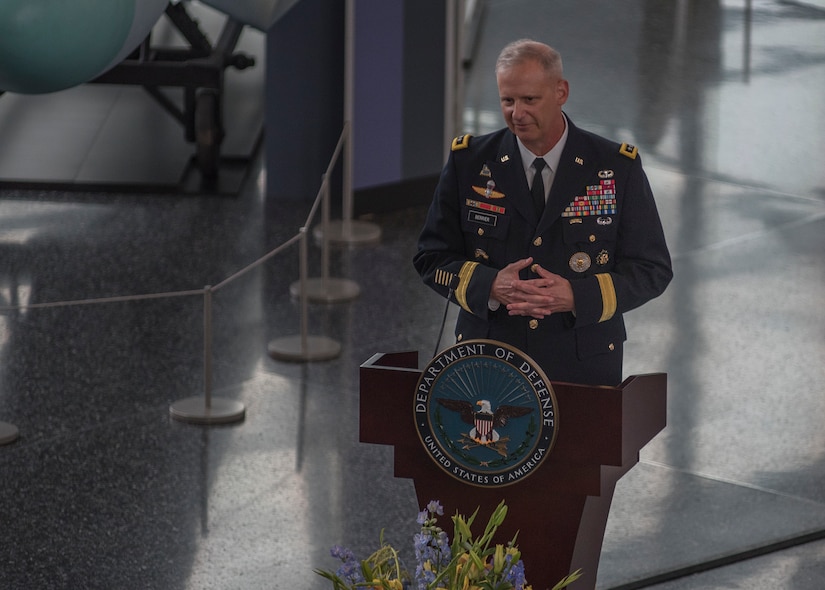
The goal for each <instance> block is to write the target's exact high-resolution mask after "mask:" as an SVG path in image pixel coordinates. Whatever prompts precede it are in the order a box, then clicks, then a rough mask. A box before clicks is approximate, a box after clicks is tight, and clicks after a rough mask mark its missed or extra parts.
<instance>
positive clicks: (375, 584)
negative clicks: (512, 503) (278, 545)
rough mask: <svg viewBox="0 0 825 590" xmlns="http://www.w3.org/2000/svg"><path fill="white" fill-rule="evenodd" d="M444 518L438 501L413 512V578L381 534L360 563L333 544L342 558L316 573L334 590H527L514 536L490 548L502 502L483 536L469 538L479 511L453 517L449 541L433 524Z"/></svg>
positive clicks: (504, 507) (574, 577) (572, 579)
mask: <svg viewBox="0 0 825 590" xmlns="http://www.w3.org/2000/svg"><path fill="white" fill-rule="evenodd" d="M443 514H444V509H443V508H442V506H441V504H440V503H439V502H438V501H435V500H433V501H431V502H430V503H429V504H427V507H426V509H424V510H422V511H421V512H419V514H418V518H417V522H418V524H419V525H421V530H420V532H418V533H416V534H415V535H414V536H413V546H414V550H415V561H416V567H415V571H414V573H413V574H412V575H410V573H409V572H408V571H407V570H406V569H404V568H403V567H402V565H401V562H400V559H399V556H398V552H397V551H396V550H395V549H394V548H393V547H392V546H391V545H389V544H387V543H385V542H384V533H383V531H382V532H381V536H380V539H379V545H380V546H379V548H378V549H377V550H376V551H375V552H374V553H372V555H370V556H369V557H367V558H366V559H364V560H360V561H359V560H358V559H356V557H355V555H354V554H353V553H352V551H350V550H349V549H345V548H343V547H340V546H338V545H336V546H335V547H333V548H332V550H331V551H330V553H331V555H332V556H333V557H335V558H337V559H340V560H341V565H340V566H339V567H338V569H337V570H336V571H335V572H334V573H333V572H330V571H326V570H315V573H317V574H319V575H321V576H323V577H325V578H327V579H328V580H330V581H331V582H332V587H333V589H334V590H358V589H362V588H363V589H366V590H408V589H411V588H414V589H415V590H532V587H531V586H530V585H528V584H527V581H526V579H525V575H524V564H523V562H522V561H521V552H520V551H519V549H518V547H517V546H516V538H515V537H514V538H513V539H512V540H511V541H510V542H509V543H508V544H507V545H506V546H505V545H501V544H497V545H493V544H492V541H493V535H494V534H495V532H496V530H497V529H498V527H499V526H501V523H502V522H504V518H505V517H506V516H507V505H506V504H505V503H504V502H503V501H502V502H501V503H500V504H499V505H498V507H497V508H496V509H495V510H494V511H493V514H492V515H490V519H489V521H488V522H487V526H486V527H485V528H484V533H483V534H481V535H480V536H477V537H474V536H473V534H472V531H471V527H472V525H473V522H474V521H475V518H476V515H477V514H478V509H476V511H475V512H474V513H473V515H472V516H470V518H465V517H464V516H462V515H460V514H456V515H455V516H453V517H452V521H453V540H452V543H451V542H450V540H449V537H448V536H447V533H446V532H445V531H444V530H443V529H442V528H441V527H439V526H438V522H437V520H438V519H437V517H438V516H441V515H443ZM579 577H581V573H580V571H576V572H573V573H572V574H570V575H569V576H567V577H565V578H564V579H563V580H561V581H560V582H559V583H558V584H556V585H555V586H554V587H553V590H561V589H562V588H565V587H566V586H568V585H570V584H571V583H573V582H575V581H576V580H577V579H579Z"/></svg>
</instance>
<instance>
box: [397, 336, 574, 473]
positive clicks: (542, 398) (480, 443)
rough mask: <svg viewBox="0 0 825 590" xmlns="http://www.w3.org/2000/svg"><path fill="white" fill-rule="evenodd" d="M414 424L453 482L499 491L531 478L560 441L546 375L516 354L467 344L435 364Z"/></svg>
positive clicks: (426, 374) (422, 387) (422, 386)
mask: <svg viewBox="0 0 825 590" xmlns="http://www.w3.org/2000/svg"><path fill="white" fill-rule="evenodd" d="M413 403H414V418H415V425H416V429H417V431H418V436H419V439H420V441H421V444H422V445H423V447H424V450H425V452H426V453H427V455H429V456H430V458H431V459H432V460H433V461H435V463H436V464H437V465H438V466H439V467H440V468H441V469H442V470H443V471H445V472H446V473H447V474H448V475H450V476H451V477H453V478H455V479H458V480H460V481H462V482H464V483H467V484H471V485H475V486H480V487H486V488H494V487H501V486H506V485H510V484H513V483H516V482H518V481H521V480H522V479H524V478H525V477H528V476H530V475H531V474H532V473H534V472H535V470H536V469H537V468H538V467H539V466H540V465H541V463H542V462H543V461H544V459H545V458H546V457H547V456H548V455H549V453H550V450H551V449H552V447H553V444H554V443H555V439H556V424H557V420H558V418H557V416H556V399H555V394H554V392H553V388H552V385H551V384H550V381H549V380H548V379H547V377H546V376H545V375H544V372H543V371H542V369H541V368H540V367H539V366H538V365H537V364H536V363H535V362H534V361H533V360H532V359H531V358H530V357H529V356H527V355H525V354H524V353H522V352H521V351H519V350H518V349H516V348H513V347H510V346H509V345H506V344H503V343H501V342H496V341H493V340H468V341H465V342H462V343H459V344H456V345H454V346H452V347H450V348H448V349H446V350H444V351H442V352H441V353H439V354H438V355H437V356H436V357H435V358H433V359H432V360H431V361H430V363H429V364H428V365H427V367H426V368H425V369H424V371H423V372H422V373H421V377H420V378H419V381H418V386H417V388H416V394H415V398H414V402H413Z"/></svg>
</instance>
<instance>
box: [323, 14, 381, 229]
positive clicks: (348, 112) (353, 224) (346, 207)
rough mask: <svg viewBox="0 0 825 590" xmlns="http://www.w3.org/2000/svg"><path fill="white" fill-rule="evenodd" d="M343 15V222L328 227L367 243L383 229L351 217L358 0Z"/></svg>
mask: <svg viewBox="0 0 825 590" xmlns="http://www.w3.org/2000/svg"><path fill="white" fill-rule="evenodd" d="M345 13H346V14H345V17H344V130H345V132H346V140H345V142H344V186H343V189H344V196H343V200H342V202H343V211H342V219H341V221H340V222H336V223H331V224H330V227H329V228H328V230H327V234H328V237H329V239H330V241H332V242H335V243H343V244H364V243H369V242H376V241H378V240H379V239H380V238H381V228H380V227H378V226H377V225H375V224H374V223H368V222H366V221H354V220H353V219H352V214H353V209H354V206H353V205H354V203H353V197H352V160H353V158H352V155H353V145H352V125H353V112H354V108H353V103H354V100H355V85H354V82H355V0H347V2H346V7H345Z"/></svg>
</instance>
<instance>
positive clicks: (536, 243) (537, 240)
mask: <svg viewBox="0 0 825 590" xmlns="http://www.w3.org/2000/svg"><path fill="white" fill-rule="evenodd" d="M533 245H534V246H541V236H539V237H537V238H536V239H535V240H533Z"/></svg>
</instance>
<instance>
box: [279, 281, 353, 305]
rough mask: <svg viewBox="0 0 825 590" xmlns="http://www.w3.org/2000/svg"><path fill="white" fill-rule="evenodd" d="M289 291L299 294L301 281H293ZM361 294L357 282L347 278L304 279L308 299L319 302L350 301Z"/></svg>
mask: <svg viewBox="0 0 825 590" xmlns="http://www.w3.org/2000/svg"><path fill="white" fill-rule="evenodd" d="M289 293H290V294H291V295H292V296H293V297H300V296H301V281H295V282H294V283H292V284H291V285H290V286H289ZM360 294H361V288H360V287H359V286H358V283H356V282H354V281H350V280H349V279H330V278H326V279H325V278H318V279H308V280H307V281H306V296H307V299H309V300H310V301H316V302H318V301H320V302H321V303H338V302H341V301H351V300H353V299H355V298H356V297H358V296H359V295H360Z"/></svg>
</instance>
